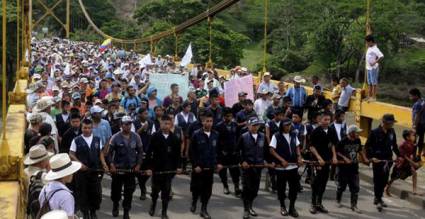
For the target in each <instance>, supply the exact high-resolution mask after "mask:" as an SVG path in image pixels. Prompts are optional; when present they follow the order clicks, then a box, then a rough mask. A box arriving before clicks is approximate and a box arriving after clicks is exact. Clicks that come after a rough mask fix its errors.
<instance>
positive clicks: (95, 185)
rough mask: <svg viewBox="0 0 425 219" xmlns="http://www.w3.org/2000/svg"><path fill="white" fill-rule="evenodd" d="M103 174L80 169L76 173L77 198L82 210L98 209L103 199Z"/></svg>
mask: <svg viewBox="0 0 425 219" xmlns="http://www.w3.org/2000/svg"><path fill="white" fill-rule="evenodd" d="M101 180H102V175H100V174H99V173H98V172H93V171H79V172H77V174H75V188H76V189H75V190H74V192H75V198H76V203H77V205H78V208H79V209H80V210H81V211H82V212H88V211H96V210H99V208H100V203H101V201H102V185H101V184H100V181H101Z"/></svg>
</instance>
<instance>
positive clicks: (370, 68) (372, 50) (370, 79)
mask: <svg viewBox="0 0 425 219" xmlns="http://www.w3.org/2000/svg"><path fill="white" fill-rule="evenodd" d="M365 40H366V44H367V46H368V48H367V52H366V70H367V83H368V85H369V100H376V87H377V85H378V76H379V62H380V61H381V60H382V58H384V54H382V52H381V50H379V48H378V47H377V46H376V43H375V39H374V38H373V36H372V35H367V36H366V38H365Z"/></svg>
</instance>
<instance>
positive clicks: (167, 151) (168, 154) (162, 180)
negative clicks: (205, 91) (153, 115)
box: [146, 115, 181, 219]
mask: <svg viewBox="0 0 425 219" xmlns="http://www.w3.org/2000/svg"><path fill="white" fill-rule="evenodd" d="M171 126H172V120H171V118H170V117H169V116H168V115H164V116H162V118H161V129H160V131H158V132H155V133H154V134H153V135H152V138H151V140H152V141H151V145H150V147H149V151H148V152H147V153H146V157H147V161H148V164H147V166H148V168H149V169H148V170H147V175H152V193H151V197H152V204H151V207H150V210H149V215H150V216H154V214H155V208H156V201H157V199H158V194H159V192H161V200H162V214H161V218H162V219H168V215H167V208H168V202H169V199H170V192H171V181H172V180H173V178H174V175H175V173H164V174H161V173H159V172H163V171H176V173H181V168H180V149H181V148H180V147H181V140H180V139H179V138H178V137H177V136H176V135H175V134H174V133H173V132H171V130H170V129H171Z"/></svg>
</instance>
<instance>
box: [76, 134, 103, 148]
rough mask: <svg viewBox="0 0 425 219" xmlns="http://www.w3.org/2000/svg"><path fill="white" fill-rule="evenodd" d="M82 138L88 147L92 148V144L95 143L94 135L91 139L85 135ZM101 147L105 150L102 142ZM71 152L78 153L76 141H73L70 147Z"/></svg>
mask: <svg viewBox="0 0 425 219" xmlns="http://www.w3.org/2000/svg"><path fill="white" fill-rule="evenodd" d="M81 137H83V139H84V141H86V143H87V145H88V146H89V148H90V147H91V143H92V141H93V134H92V135H90V136H89V137H85V136H84V135H81ZM99 147H100V149H102V148H103V145H102V142H100V145H99ZM69 150H70V151H72V152H76V151H77V144H75V139H74V140H72V142H71V147H69Z"/></svg>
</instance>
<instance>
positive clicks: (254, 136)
mask: <svg viewBox="0 0 425 219" xmlns="http://www.w3.org/2000/svg"><path fill="white" fill-rule="evenodd" d="M251 136H252V137H253V138H254V140H255V141H257V137H258V134H254V133H251Z"/></svg>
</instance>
